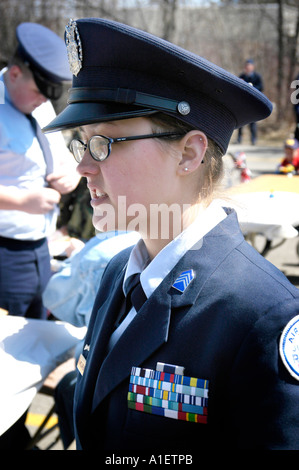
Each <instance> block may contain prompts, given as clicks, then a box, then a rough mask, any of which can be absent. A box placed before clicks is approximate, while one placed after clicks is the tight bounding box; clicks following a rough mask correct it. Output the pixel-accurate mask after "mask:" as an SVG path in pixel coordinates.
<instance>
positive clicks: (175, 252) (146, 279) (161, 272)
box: [123, 203, 226, 297]
mask: <svg viewBox="0 0 299 470" xmlns="http://www.w3.org/2000/svg"><path fill="white" fill-rule="evenodd" d="M225 217H226V213H225V211H224V209H223V208H222V207H221V206H220V205H219V204H213V203H212V204H210V205H209V206H208V207H207V208H206V209H204V210H203V211H202V212H200V214H199V215H198V216H197V218H196V219H195V221H194V222H193V223H192V224H191V225H189V227H187V228H186V230H184V231H183V232H182V233H180V234H179V235H178V236H177V237H176V238H175V239H174V240H172V241H171V242H170V243H169V244H168V245H166V246H165V247H164V248H163V249H162V250H161V251H160V253H158V255H157V256H156V257H155V258H154V259H153V260H152V261H151V262H150V260H149V255H148V252H147V249H146V246H145V244H144V242H143V240H139V242H138V243H137V244H136V245H135V246H134V248H133V250H132V252H131V255H130V258H129V261H128V265H127V268H126V273H125V278H124V283H123V289H124V292H125V293H126V290H125V283H126V280H127V279H128V278H129V277H130V276H131V275H133V274H136V273H140V272H141V273H142V274H141V276H140V282H141V285H142V287H143V290H144V292H145V294H146V296H147V297H149V296H150V295H151V294H152V293H153V292H154V290H155V289H156V288H157V287H158V286H159V284H160V283H161V282H162V281H163V279H164V278H165V277H166V275H167V274H168V273H169V272H170V271H171V270H172V269H173V267H174V266H175V265H176V264H177V262H178V261H179V260H180V259H181V258H182V256H184V254H185V253H186V252H187V251H188V250H189V249H190V248H192V247H193V246H194V245H195V244H196V243H197V242H199V241H200V240H201V239H202V238H203V237H204V236H205V235H206V234H207V233H208V232H209V231H210V230H212V229H213V228H214V227H215V226H216V225H217V224H219V223H220V222H221V221H222V220H223V219H225Z"/></svg>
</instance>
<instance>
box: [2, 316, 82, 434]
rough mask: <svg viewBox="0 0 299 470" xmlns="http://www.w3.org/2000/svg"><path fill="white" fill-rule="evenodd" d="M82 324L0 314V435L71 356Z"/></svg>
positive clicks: (21, 413)
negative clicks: (79, 325) (58, 367)
mask: <svg viewBox="0 0 299 470" xmlns="http://www.w3.org/2000/svg"><path fill="white" fill-rule="evenodd" d="M85 334H86V328H85V327H83V328H76V327H74V326H72V325H70V324H69V323H65V322H60V321H59V322H56V321H50V320H34V319H26V318H24V317H16V316H13V315H6V316H1V317H0V364H1V374H0V435H1V434H3V433H4V432H5V431H6V430H7V429H8V428H9V427H10V426H12V425H13V424H14V423H15V422H16V421H17V420H18V418H20V417H21V416H22V415H23V414H24V413H25V411H26V410H27V409H28V407H29V406H30V404H31V402H32V400H33V398H34V397H35V395H36V393H37V392H38V390H39V389H40V388H41V387H42V385H43V382H44V380H45V379H46V378H47V376H48V375H49V374H50V372H51V371H52V370H54V369H55V367H57V366H58V365H59V364H61V363H62V362H64V361H66V360H67V359H68V358H70V357H72V355H73V354H74V349H75V347H76V345H77V344H78V343H79V341H81V340H82V339H83V338H84V336H85Z"/></svg>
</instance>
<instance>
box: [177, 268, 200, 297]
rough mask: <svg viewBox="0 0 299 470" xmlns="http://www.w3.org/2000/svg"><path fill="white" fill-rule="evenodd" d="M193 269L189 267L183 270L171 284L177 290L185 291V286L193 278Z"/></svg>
mask: <svg viewBox="0 0 299 470" xmlns="http://www.w3.org/2000/svg"><path fill="white" fill-rule="evenodd" d="M194 277H195V276H194V271H193V269H189V270H188V271H184V272H182V273H181V274H180V276H179V277H178V278H177V280H176V281H175V282H174V283H173V284H172V287H174V288H175V289H177V290H178V291H179V292H185V290H186V289H187V287H188V286H189V284H190V282H192V281H193V279H194Z"/></svg>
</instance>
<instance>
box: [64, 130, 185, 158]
mask: <svg viewBox="0 0 299 470" xmlns="http://www.w3.org/2000/svg"><path fill="white" fill-rule="evenodd" d="M183 135H184V134H179V133H177V132H162V133H159V134H148V135H138V136H130V137H116V138H114V139H112V138H111V137H106V136H104V135H94V136H92V137H91V138H90V139H89V141H88V142H87V143H86V144H85V143H84V142H82V140H80V139H74V140H72V141H71V143H70V151H71V152H72V154H73V155H74V158H75V160H76V162H77V163H80V162H81V161H82V158H83V156H84V153H85V152H86V150H87V149H88V151H89V153H90V155H91V156H92V158H93V159H94V160H96V161H97V162H103V161H104V160H106V158H108V157H109V155H110V153H111V145H112V144H116V143H118V142H126V141H130V140H141V139H154V138H155V139H160V138H170V137H179V136H180V137H182V136H183Z"/></svg>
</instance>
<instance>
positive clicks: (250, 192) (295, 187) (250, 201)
mask: <svg viewBox="0 0 299 470" xmlns="http://www.w3.org/2000/svg"><path fill="white" fill-rule="evenodd" d="M226 196H227V200H226V199H224V200H222V203H225V202H226V204H227V205H229V206H232V207H233V208H234V209H235V210H236V212H237V215H238V219H239V223H240V227H241V230H242V232H243V234H244V235H245V236H246V238H247V239H249V240H250V241H251V242H252V244H253V245H254V244H255V238H256V235H258V234H261V235H263V236H264V237H265V240H266V244H265V247H264V248H263V249H262V250H261V252H262V254H263V255H265V254H266V252H267V251H268V250H269V249H271V246H272V245H271V244H272V242H273V241H275V240H276V241H280V243H281V242H282V241H284V240H285V239H288V238H294V237H296V236H298V231H297V230H296V227H298V226H299V176H292V177H288V176H286V175H262V176H259V177H257V178H254V179H253V180H251V181H249V182H248V183H242V184H239V185H237V186H234V187H231V188H229V189H227V190H226Z"/></svg>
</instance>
